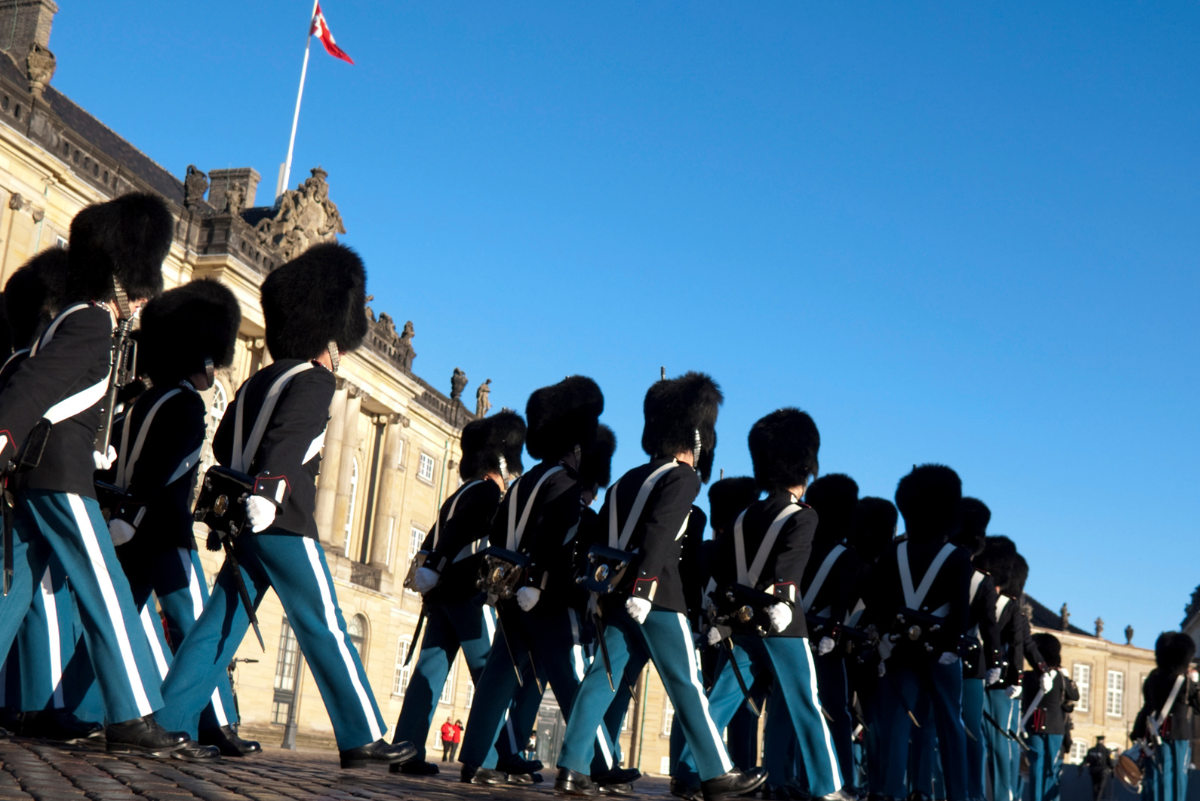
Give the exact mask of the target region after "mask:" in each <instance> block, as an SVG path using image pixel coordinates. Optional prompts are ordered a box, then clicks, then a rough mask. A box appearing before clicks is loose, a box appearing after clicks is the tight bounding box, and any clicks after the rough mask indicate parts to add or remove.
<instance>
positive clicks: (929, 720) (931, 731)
mask: <svg viewBox="0 0 1200 801" xmlns="http://www.w3.org/2000/svg"><path fill="white" fill-rule="evenodd" d="M922 709H923V711H920V712H918V713H917V715H918V719H919V720H920V721H921V728H920V729H918V730H917V731H915V732H912V740H911V745H910V747H909V755H908V756H909V759H908V764H909V769H908V770H909V772H908V784H909V790H911V791H913V792H916V793H920V794H922V795H925V796H928V797H929V798H945V797H946V777H945V775H944V774H943V773H942V761H941V758H940V757H939V755H938V738H937V722H936V721H935V720H934V717H933V708H932V705H930V704H928V703H926V704H924V705H923V707H922Z"/></svg>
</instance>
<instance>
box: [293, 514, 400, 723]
mask: <svg viewBox="0 0 1200 801" xmlns="http://www.w3.org/2000/svg"><path fill="white" fill-rule="evenodd" d="M301 539H303V540H304V552H305V553H307V554H308V562H309V564H310V565H312V569H313V576H314V577H315V578H316V580H317V587H318V589H320V591H321V605H322V606H323V607H324V609H325V625H326V626H327V627H328V628H329V633H330V634H332V635H333V639H334V640H335V641H336V642H337V647H338V653H339V654H341V655H342V662H343V663H345V665H346V673H347V675H348V676H349V677H350V684H351V685H353V687H354V694H355V695H357V696H358V702H359V703H360V704H362V710H363V715H365V716H366V718H367V727H368V728H369V729H370V730H371V741H372V742H374V741H375V740H380V739H383V732H382V731H380V729H379V721H378V720H376V719H375V710H374V709H373V708H372V706H371V699H370V698H369V697H368V696H367V691H366V689H364V688H363V686H362V682H361V681H359V678H358V670H357V669H355V667H354V658H353V657H351V656H350V646H349V645H347V643H346V637H345V636H344V635H343V634H342V630H341V628H340V627H339V626H338V622H337V606H336V605H335V604H334V603H333V593H332V592H331V591H330V589H329V582H328V581H326V580H325V571H324V570H322V569H321V559H320V557H319V556H318V555H317V545H316V540H313V539H310V538H309V537H302V538H301Z"/></svg>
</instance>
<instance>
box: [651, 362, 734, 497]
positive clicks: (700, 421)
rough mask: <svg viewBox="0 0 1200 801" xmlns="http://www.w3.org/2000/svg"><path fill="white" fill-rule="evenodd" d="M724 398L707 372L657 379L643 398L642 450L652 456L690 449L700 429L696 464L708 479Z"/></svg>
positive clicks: (661, 455) (672, 454)
mask: <svg viewBox="0 0 1200 801" xmlns="http://www.w3.org/2000/svg"><path fill="white" fill-rule="evenodd" d="M724 401H725V396H724V395H722V394H721V388H720V387H718V386H717V383H716V382H715V381H713V379H712V377H711V376H709V375H706V374H704V373H697V372H688V373H684V374H683V375H681V376H679V377H678V378H668V379H665V380H663V381H656V382H655V383H653V384H651V385H650V389H648V390H646V398H645V400H644V401H643V402H642V411H643V412H644V413H645V418H646V424H645V426H644V427H643V428H642V450H644V451H645V452H646V455H647V456H649V457H650V458H651V459H656V458H665V459H671V458H674V456H675V455H676V454H678V453H685V452H686V453H691V452H692V451H694V450H695V448H696V434H697V432H699V434H700V459H699V461H698V462H697V464H696V465H695V467H696V472H697V473H699V474H700V480H701V481H703V482H706V483H707V482H708V478H709V476H710V475H712V465H713V458H714V456H715V454H716V450H717V412H718V411H719V410H720V406H721V404H722V403H724Z"/></svg>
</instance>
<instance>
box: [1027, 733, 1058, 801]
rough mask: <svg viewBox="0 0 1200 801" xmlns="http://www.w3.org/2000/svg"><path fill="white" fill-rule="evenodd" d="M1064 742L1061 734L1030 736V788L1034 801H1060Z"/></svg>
mask: <svg viewBox="0 0 1200 801" xmlns="http://www.w3.org/2000/svg"><path fill="white" fill-rule="evenodd" d="M1062 741H1063V736H1062V735H1061V734H1031V735H1029V754H1028V759H1029V788H1030V790H1031V791H1032V801H1058V797H1059V774H1061V773H1062Z"/></svg>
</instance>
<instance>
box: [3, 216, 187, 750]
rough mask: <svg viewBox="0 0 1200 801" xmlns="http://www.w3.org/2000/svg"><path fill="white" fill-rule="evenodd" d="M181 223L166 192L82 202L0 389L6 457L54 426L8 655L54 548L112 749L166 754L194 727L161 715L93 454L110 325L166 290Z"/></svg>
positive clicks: (18, 536) (9, 626) (30, 502)
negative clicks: (57, 269)
mask: <svg viewBox="0 0 1200 801" xmlns="http://www.w3.org/2000/svg"><path fill="white" fill-rule="evenodd" d="M174 228H175V221H174V219H173V218H172V216H171V212H170V210H169V209H168V208H167V206H166V204H165V203H164V202H163V201H162V200H161V199H160V198H158V197H157V196H155V195H149V194H130V195H124V196H122V197H119V198H116V199H115V200H110V201H108V202H107V203H101V204H97V205H93V206H88V207H87V208H85V209H83V210H82V211H80V212H79V213H78V214H77V215H76V216H75V219H74V220H72V221H71V238H70V249H69V251H68V254H67V256H68V261H67V279H66V298H67V305H66V308H64V309H63V310H62V311H61V312H60V313H59V314H58V316H57V317H56V318H55V319H54V321H53V322H52V323H51V324H50V326H49V327H48V328H47V329H46V331H45V332H43V333H42V335H41V336H40V337H39V338H38V341H37V343H35V344H34V346H33V348H31V350H30V356H29V358H27V359H26V360H25V361H24V362H23V363H22V364H21V366H20V367H19V368H17V371H16V372H15V373H14V374H13V376H12V377H11V378H10V379H9V381H8V383H7V384H6V385H5V387H4V391H3V393H0V464H5V465H7V464H9V463H10V461H12V460H14V459H16V458H17V455H18V452H19V451H20V450H21V449H22V446H24V445H26V444H27V443H28V442H29V441H30V440H31V439H34V440H36V439H38V434H39V432H44V431H45V428H46V426H47V425H49V426H50V428H49V433H48V435H47V438H46V440H45V448H44V449H43V450H42V453H41V458H40V461H39V462H38V464H37V466H36V467H34V468H33V469H31V470H28V471H27V472H24V473H21V474H20V475H18V476H13V477H10V478H9V479H8V481H9V488H10V490H11V489H13V488H14V487H15V490H16V492H15V513H14V518H15V519H14V538H13V564H14V567H15V572H14V576H13V586H12V589H11V591H10V592H9V593H8V595H7V596H5V597H4V599H3V601H0V652H5V653H7V651H8V650H9V647H10V646H11V644H12V641H13V637H14V636H15V635H16V631H17V628H18V627H19V626H20V624H21V621H22V619H23V618H24V617H25V612H26V610H27V609H28V608H29V604H30V601H31V600H32V597H33V593H34V590H35V585H36V582H37V581H38V580H39V579H40V578H41V577H42V575H43V573H44V571H45V569H46V565H47V563H48V562H49V560H50V557H51V554H53V555H55V556H57V557H58V559H59V561H60V562H61V563H62V566H63V568H64V569H65V572H66V573H67V575H69V576H70V581H71V589H72V592H73V594H74V596H75V600H76V603H77V606H78V609H79V614H80V617H81V618H82V621H83V629H84V639H85V641H86V643H87V650H88V656H89V658H90V660H91V663H92V668H93V672H94V673H95V675H96V677H97V679H98V681H99V685H100V691H101V695H102V696H103V699H104V706H105V710H106V712H105V715H106V720H108V721H112V722H110V723H109V725H108V726H107V727H106V730H105V738H106V740H107V743H108V744H107V748H108V750H109V751H113V752H131V753H138V754H142V755H146V756H155V757H161V756H167V755H169V754H172V753H178V752H181V751H183V749H184V748H185V747H188V749H189V751H188V752H187V753H188V755H190V756H197V757H200V756H204V755H206V754H207V751H206V750H205V749H203V748H202V747H197V748H195V749H194V750H193V749H192V746H193V745H194V744H190V743H189V741H188V737H187V735H185V734H183V733H181V732H168V731H165V730H163V728H162V727H161V726H160V725H159V724H158V723H157V722H156V721H155V719H154V717H153V714H152V713H153V712H154V711H155V710H156V709H158V708H159V707H161V706H162V698H161V696H160V695H159V687H158V680H157V675H156V671H155V666H154V662H153V657H152V656H151V653H150V646H149V644H148V643H147V641H146V635H145V632H144V631H143V630H142V627H141V623H140V621H139V620H138V615H137V611H136V609H135V607H134V604H133V597H132V594H131V593H130V590H129V582H128V581H127V580H126V579H125V574H124V572H123V571H122V570H121V568H120V563H119V562H118V561H117V555H116V551H115V549H114V547H113V544H112V541H111V539H110V538H109V537H108V536H107V534H103V533H97V532H104V531H106V529H107V524H106V523H105V520H104V518H103V516H102V515H101V513H100V507H99V504H98V503H97V501H96V490H95V485H94V481H93V472H94V471H95V470H96V469H98V468H102V467H108V466H109V465H110V464H111V456H110V453H103V454H102V453H99V452H97V451H96V445H97V444H98V443H97V441H96V437H97V430H98V428H99V427H100V425H101V421H102V406H103V400H104V398H105V395H106V393H107V390H108V386H109V376H110V373H111V368H112V356H113V332H114V330H115V329H116V327H117V321H118V320H126V321H127V320H131V319H133V317H134V316H136V314H137V312H138V311H140V310H141V307H142V305H144V303H145V301H147V300H149V299H150V298H152V297H154V296H155V295H157V294H159V293H160V292H161V291H162V262H163V259H165V258H166V256H167V253H168V251H169V250H170V246H171V242H172V239H173V237H174Z"/></svg>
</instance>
